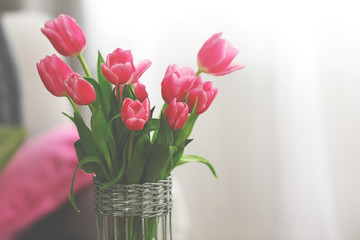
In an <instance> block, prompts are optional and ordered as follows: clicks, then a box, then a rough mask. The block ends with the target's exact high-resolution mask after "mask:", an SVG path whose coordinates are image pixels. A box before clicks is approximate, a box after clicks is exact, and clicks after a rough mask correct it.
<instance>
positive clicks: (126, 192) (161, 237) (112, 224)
mask: <svg viewBox="0 0 360 240" xmlns="http://www.w3.org/2000/svg"><path fill="white" fill-rule="evenodd" d="M104 184H105V183H104V182H101V181H99V180H98V179H97V178H96V177H94V195H95V212H96V224H97V234H98V237H97V238H98V240H110V239H111V240H138V239H139V240H142V239H144V240H152V239H157V240H168V239H172V229H171V209H172V194H171V189H172V180H171V176H170V177H168V178H166V179H164V180H160V181H158V182H156V183H145V184H128V185H124V184H115V185H113V186H111V187H109V188H105V189H102V190H101V187H102V186H104Z"/></svg>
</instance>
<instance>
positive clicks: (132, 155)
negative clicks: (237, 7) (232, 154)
mask: <svg viewBox="0 0 360 240" xmlns="http://www.w3.org/2000/svg"><path fill="white" fill-rule="evenodd" d="M41 31H42V32H43V34H45V36H46V37H47V38H48V39H49V40H50V42H51V43H52V44H53V46H54V48H55V49H56V50H57V51H58V52H59V53H60V54H62V55H64V56H76V57H78V59H79V60H80V62H81V64H82V66H83V68H84V71H85V76H82V75H80V74H79V73H76V72H74V71H73V70H72V69H71V68H70V67H69V66H68V65H67V64H66V63H64V62H63V61H62V60H61V59H60V58H58V57H57V56H56V55H55V54H53V55H52V56H47V57H45V59H43V60H41V61H40V62H39V63H37V69H38V72H39V75H40V78H41V80H42V81H43V83H44V85H45V87H46V88H47V90H48V91H49V92H50V93H52V94H53V95H55V96H58V97H61V96H64V97H67V98H68V100H69V101H70V103H71V104H72V106H73V108H74V114H73V116H70V115H68V114H66V113H64V115H66V116H67V117H68V118H70V119H71V120H72V121H73V122H74V124H75V125H76V127H77V130H78V133H79V136H80V139H79V140H78V141H77V142H76V143H75V149H76V153H77V156H78V159H79V164H78V166H77V168H76V170H75V172H74V177H75V173H76V171H77V170H78V168H82V169H83V170H84V171H85V172H87V173H95V174H96V177H97V178H100V179H102V180H103V181H105V182H107V183H106V184H105V185H104V186H103V188H106V187H110V186H111V185H113V184H115V183H123V184H132V183H145V182H156V181H158V180H161V179H165V178H166V177H168V176H169V175H170V173H171V171H172V170H173V169H174V168H175V167H177V166H180V165H183V164H185V163H188V162H192V161H195V162H201V163H204V164H206V165H207V166H208V167H209V168H210V169H211V171H212V173H213V174H214V175H215V176H216V173H215V170H214V168H213V167H212V165H211V164H210V162H209V161H208V160H206V159H205V158H203V157H200V156H195V155H183V154H184V149H185V147H186V146H187V145H188V144H189V143H190V142H191V141H192V139H189V136H190V134H191V131H192V129H193V127H194V124H195V122H196V120H197V118H198V116H199V115H200V114H202V113H204V112H205V111H206V110H207V109H208V108H209V107H210V105H211V103H212V101H213V100H214V98H215V97H216V95H217V93H218V89H217V88H215V87H214V86H213V85H212V82H210V81H207V82H204V81H203V79H202V77H201V76H200V74H201V73H208V74H213V75H216V76H220V75H225V74H228V73H231V72H233V71H235V70H239V69H242V68H243V67H244V66H243V65H240V64H233V63H232V61H233V59H234V58H235V56H236V55H237V54H238V50H237V49H235V48H233V47H232V46H231V44H230V43H229V42H228V41H227V40H225V39H222V38H221V33H218V34H215V35H213V36H212V37H211V38H210V39H208V40H207V41H206V42H205V44H204V45H203V46H202V48H201V49H200V51H199V53H198V59H197V61H198V67H199V69H198V71H197V72H196V73H195V71H194V70H193V69H191V68H190V67H182V68H181V67H179V66H177V65H175V64H174V65H170V66H169V67H168V68H167V70H166V73H165V76H164V78H163V81H162V83H161V93H162V97H163V99H164V101H165V103H164V106H163V107H162V109H161V112H160V116H159V118H155V117H153V111H154V108H150V101H149V99H148V94H147V92H146V89H145V85H144V84H142V83H141V82H140V81H139V78H140V77H141V75H142V74H143V73H144V72H145V71H146V70H147V69H148V68H149V67H150V65H151V62H150V61H149V60H142V61H140V62H139V63H138V64H137V65H136V66H135V65H134V63H133V56H132V53H131V51H130V50H122V49H120V48H117V49H115V50H114V51H113V52H112V53H110V54H108V55H107V57H106V61H104V59H103V57H102V56H101V54H100V53H99V54H98V62H97V80H95V78H94V77H93V76H92V75H91V74H90V71H89V69H88V67H87V65H86V63H85V60H84V58H83V56H82V51H83V49H84V47H85V44H86V38H85V36H84V33H83V31H82V29H81V28H80V27H79V25H78V24H77V23H76V21H75V20H74V19H73V18H71V17H69V16H67V15H60V16H58V17H57V18H56V19H54V20H51V21H47V22H46V23H45V27H44V28H42V29H41ZM77 105H88V106H89V108H90V110H91V121H90V126H87V125H86V124H85V121H84V120H83V117H82V115H81V114H80V112H79V110H78V107H77ZM74 177H73V179H72V184H73V181H74ZM69 196H70V197H69V198H70V201H71V203H72V205H73V206H74V208H75V209H76V210H78V209H77V207H76V204H75V201H74V196H73V193H72V185H71V190H70V195H69Z"/></svg>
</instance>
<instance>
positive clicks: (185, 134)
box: [174, 113, 199, 146]
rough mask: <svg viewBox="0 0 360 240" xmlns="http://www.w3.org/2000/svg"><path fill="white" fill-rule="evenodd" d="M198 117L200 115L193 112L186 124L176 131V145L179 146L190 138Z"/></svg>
mask: <svg viewBox="0 0 360 240" xmlns="http://www.w3.org/2000/svg"><path fill="white" fill-rule="evenodd" d="M198 117H199V115H197V114H195V113H194V114H193V113H191V114H190V116H189V117H188V119H187V120H186V122H185V124H184V126H182V127H181V128H180V129H177V130H175V131H174V139H175V144H174V145H175V146H178V145H179V144H181V143H182V142H184V141H185V140H186V139H188V138H189V136H190V134H191V132H192V130H193V128H194V125H195V122H196V120H197V118H198Z"/></svg>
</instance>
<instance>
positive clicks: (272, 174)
mask: <svg viewBox="0 0 360 240" xmlns="http://www.w3.org/2000/svg"><path fill="white" fill-rule="evenodd" d="M25 2H34V1H25ZM35 2H36V1H35ZM38 2H39V1H38ZM82 2H83V6H82V8H83V14H82V16H83V17H84V18H83V20H82V23H84V25H83V27H84V29H85V32H86V34H87V39H88V45H87V48H86V50H85V53H84V55H85V58H86V59H87V60H88V63H89V65H90V66H91V69H92V71H94V69H95V61H96V57H97V50H98V49H99V50H101V52H102V53H103V55H104V56H105V55H106V54H107V53H109V52H111V51H113V50H114V49H115V48H117V47H120V48H123V49H131V50H132V51H133V55H134V59H135V62H138V61H139V60H141V59H145V58H148V59H150V60H152V62H153V64H152V66H151V68H150V69H149V70H148V71H147V72H146V73H145V74H144V75H143V77H142V78H141V81H143V82H144V83H145V84H146V85H147V89H148V91H149V94H150V99H151V104H152V105H156V106H158V108H160V106H161V105H162V100H161V95H160V82H161V80H162V77H163V75H164V73H165V70H166V67H167V66H168V65H169V64H173V63H176V64H178V65H180V66H190V67H193V68H195V69H196V54H197V51H198V50H199V48H200V47H201V45H202V44H203V42H204V41H205V40H206V39H207V38H209V37H210V36H211V35H212V34H213V33H216V32H219V31H222V32H223V33H224V35H223V36H224V37H225V38H227V39H228V40H230V41H231V42H232V43H233V45H234V46H235V47H237V48H238V49H239V50H240V53H239V55H238V57H237V58H236V59H235V61H236V62H239V63H243V64H245V65H246V68H245V69H244V70H241V71H238V72H235V73H232V74H230V75H228V76H224V77H212V76H206V75H205V76H204V77H203V78H204V80H212V81H213V83H214V85H215V86H216V87H218V88H219V95H218V97H217V99H215V101H214V103H213V105H212V106H211V108H210V109H209V111H208V112H206V113H205V114H204V115H202V116H201V117H200V119H199V120H198V122H197V125H196V126H195V130H194V132H193V135H192V136H193V138H194V139H195V141H194V142H192V143H191V144H190V146H189V148H188V149H187V150H186V153H187V154H198V155H201V156H204V157H206V158H208V159H209V160H210V161H211V162H212V163H213V165H214V166H215V168H216V170H217V172H218V175H219V179H214V178H213V177H212V176H211V173H210V171H209V170H208V169H207V168H206V167H205V166H202V165H200V164H195V163H194V164H189V165H185V166H182V167H180V168H179V169H177V170H175V172H174V175H175V177H176V179H177V182H178V183H179V184H180V186H181V188H182V190H183V194H184V197H185V200H186V203H184V202H183V200H181V201H182V204H181V205H183V204H184V207H183V208H182V209H183V211H184V212H183V214H185V216H186V214H187V213H188V214H189V216H190V217H189V221H188V222H187V223H184V222H175V223H174V224H179V226H178V228H179V229H181V230H182V231H184V233H185V234H186V237H185V239H190V240H191V239H193V240H201V239H207V240H212V239H214V240H218V239H226V240H232V239H241V240H355V239H359V238H360V228H359V227H358V225H359V223H360V207H359V206H358V205H359V204H358V202H359V200H360V191H359V189H358V187H357V186H358V182H359V180H360V177H359V176H360V174H359V173H360V151H358V149H359V144H360V127H359V126H360V124H359V123H360V94H359V92H360V67H359V66H360V26H359V22H360V16H359V14H358V7H357V4H356V1H355V0H354V1H349V0H345V1H321V0H313V1H310V0H305V1H297V0H295V1H294V0H293V1H285V0H283V1H282V0H275V1H266V0H254V1H243V0H240V1H236V0H222V1H205V0H198V1H190V0H182V1H165V0H159V1H115V0H103V1H101V2H100V1H95V0H86V1H82ZM69 8H70V7H69ZM74 17H76V16H74ZM186 206H187V208H186ZM179 214H181V213H179ZM175 217H176V216H175ZM180 225H181V226H180Z"/></svg>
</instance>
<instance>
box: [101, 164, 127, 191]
mask: <svg viewBox="0 0 360 240" xmlns="http://www.w3.org/2000/svg"><path fill="white" fill-rule="evenodd" d="M124 171H125V163H124V162H123V164H122V166H121V169H120V171H119V172H118V174H117V175H116V177H115V178H114V179H113V180H111V181H110V182H108V183H106V184H105V185H104V186H102V187H101V188H100V190H103V189H104V188H108V187H111V186H112V185H114V184H116V183H117V182H118V181H119V180H120V178H121V177H122V176H123V174H124Z"/></svg>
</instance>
